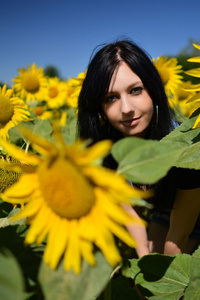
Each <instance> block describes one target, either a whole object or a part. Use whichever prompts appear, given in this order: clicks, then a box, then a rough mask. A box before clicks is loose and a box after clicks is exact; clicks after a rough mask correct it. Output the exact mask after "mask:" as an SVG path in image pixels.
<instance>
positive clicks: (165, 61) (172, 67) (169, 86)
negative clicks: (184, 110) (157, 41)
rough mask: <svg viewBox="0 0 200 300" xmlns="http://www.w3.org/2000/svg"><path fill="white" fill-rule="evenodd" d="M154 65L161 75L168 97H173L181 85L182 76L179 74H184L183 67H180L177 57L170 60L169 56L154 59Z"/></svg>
mask: <svg viewBox="0 0 200 300" xmlns="http://www.w3.org/2000/svg"><path fill="white" fill-rule="evenodd" d="M153 64H154V66H155V67H156V68H157V70H158V73H159V74H160V77H161V79H162V82H163V85H164V87H165V92H166V94H167V96H168V97H171V96H172V95H173V94H174V92H175V89H176V88H177V86H178V85H179V84H180V83H181V79H182V76H181V75H179V73H181V72H182V70H181V69H182V66H180V65H178V61H177V59H176V58H175V57H172V58H170V59H169V58H168V56H166V57H164V56H160V57H158V58H157V59H155V58H153Z"/></svg>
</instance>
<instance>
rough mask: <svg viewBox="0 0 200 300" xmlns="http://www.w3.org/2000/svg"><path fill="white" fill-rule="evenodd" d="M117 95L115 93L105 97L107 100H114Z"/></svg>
mask: <svg viewBox="0 0 200 300" xmlns="http://www.w3.org/2000/svg"><path fill="white" fill-rule="evenodd" d="M116 98H117V97H116V96H115V95H110V96H107V97H106V98H105V102H113V101H114V100H115V99H116Z"/></svg>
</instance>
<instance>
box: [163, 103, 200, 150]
mask: <svg viewBox="0 0 200 300" xmlns="http://www.w3.org/2000/svg"><path fill="white" fill-rule="evenodd" d="M199 113H200V108H198V109H197V110H196V111H195V112H194V113H193V114H192V115H191V117H190V118H188V119H187V120H185V121H184V122H183V123H182V124H181V125H180V126H178V127H177V128H175V129H174V130H173V131H172V132H171V133H170V134H168V135H167V136H165V137H164V138H163V139H162V140H161V141H164V142H173V143H175V144H176V145H177V146H179V147H180V146H181V144H182V146H184V145H183V144H185V145H191V144H193V143H195V142H198V141H200V128H195V129H192V127H193V125H194V123H195V121H196V119H197V117H198V115H199Z"/></svg>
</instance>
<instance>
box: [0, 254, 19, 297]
mask: <svg viewBox="0 0 200 300" xmlns="http://www.w3.org/2000/svg"><path fill="white" fill-rule="evenodd" d="M0 266H1V268H0V299H2V300H13V299H15V300H23V299H25V293H24V279H23V276H22V272H21V269H20V267H19V264H18V262H17V260H16V259H15V257H14V256H13V255H12V253H11V252H10V251H9V250H8V249H1V253H0Z"/></svg>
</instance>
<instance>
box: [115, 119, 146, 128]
mask: <svg viewBox="0 0 200 300" xmlns="http://www.w3.org/2000/svg"><path fill="white" fill-rule="evenodd" d="M140 118H141V117H138V118H133V119H129V120H124V121H121V122H120V123H121V124H123V125H124V126H128V127H131V126H135V125H137V124H138V123H139V121H140Z"/></svg>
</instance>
